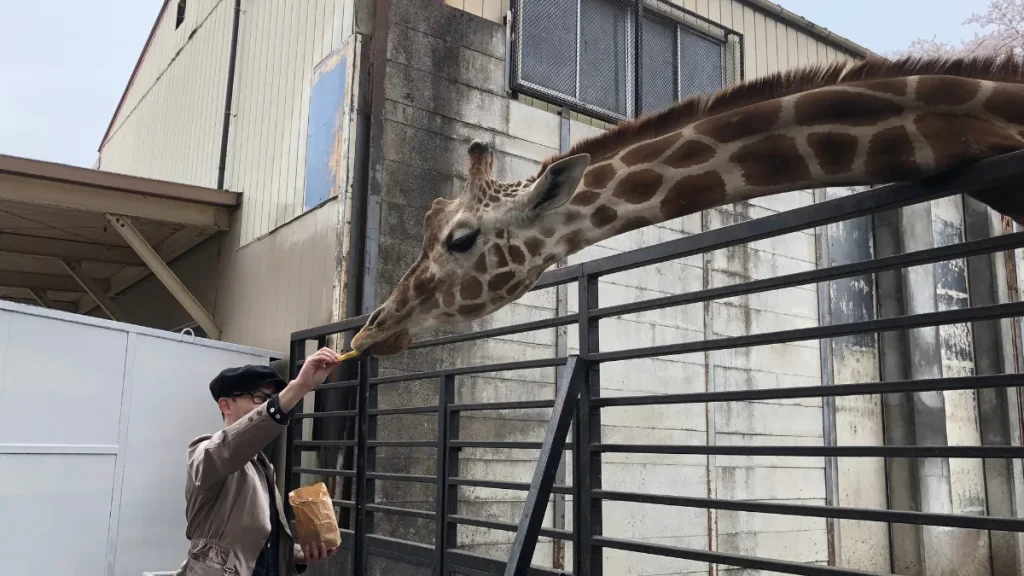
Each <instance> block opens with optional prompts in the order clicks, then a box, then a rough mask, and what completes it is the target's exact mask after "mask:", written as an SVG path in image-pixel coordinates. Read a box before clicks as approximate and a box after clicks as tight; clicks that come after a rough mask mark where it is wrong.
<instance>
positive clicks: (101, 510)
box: [0, 454, 115, 576]
mask: <svg viewBox="0 0 1024 576" xmlns="http://www.w3.org/2000/svg"><path fill="white" fill-rule="evenodd" d="M114 459H115V456H114V455H113V454H0V557H2V560H0V565H2V566H3V568H2V569H0V573H2V574H5V575H7V574H9V575H11V576H15V575H22V574H24V575H28V574H45V575H46V576H78V575H82V576H85V575H97V576H98V575H100V574H103V570H104V561H105V556H106V552H107V524H108V522H109V519H110V501H111V484H112V482H113V477H114Z"/></svg>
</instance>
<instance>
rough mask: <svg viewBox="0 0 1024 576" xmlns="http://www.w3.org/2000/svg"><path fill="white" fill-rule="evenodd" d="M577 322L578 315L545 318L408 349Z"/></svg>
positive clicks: (427, 341) (456, 336)
mask: <svg viewBox="0 0 1024 576" xmlns="http://www.w3.org/2000/svg"><path fill="white" fill-rule="evenodd" d="M578 320H579V315H578V314H568V315H566V316H557V317H554V318H546V319H544V320H535V321H533V322H523V323H522V324H512V325H511V326H502V327H500V328H490V329H488V330H480V331H477V332H469V333H466V334H453V335H451V336H440V337H438V338H430V339H427V340H420V341H418V342H415V343H413V345H412V346H410V347H409V349H410V350H411V349H415V348H431V347H434V346H444V345H448V344H458V343H459V342H469V341H473V340H483V339H485V338H495V337H498V336H509V335H512V334H522V333H524V332H533V331H535V330H544V329H545V328H558V327H559V326H567V325H569V324H575V323H576V322H577V321H578Z"/></svg>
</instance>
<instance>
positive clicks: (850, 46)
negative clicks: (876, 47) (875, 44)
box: [737, 0, 881, 57]
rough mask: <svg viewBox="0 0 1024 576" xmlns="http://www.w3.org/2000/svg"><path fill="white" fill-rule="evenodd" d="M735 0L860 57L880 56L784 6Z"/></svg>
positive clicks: (760, 1) (757, 0)
mask: <svg viewBox="0 0 1024 576" xmlns="http://www.w3.org/2000/svg"><path fill="white" fill-rule="evenodd" d="M737 1H738V2H740V3H741V4H747V5H749V6H751V7H753V8H757V9H759V10H761V11H764V12H767V13H769V14H771V15H773V16H775V17H776V18H778V19H780V20H783V21H785V22H787V23H789V24H792V25H793V26H795V27H796V28H798V29H800V30H802V31H804V32H807V33H808V34H810V35H812V36H816V37H818V38H820V39H821V40H824V41H826V42H829V43H831V44H833V45H835V46H838V47H840V48H843V49H844V50H846V51H848V52H852V53H853V54H854V55H856V56H860V57H869V56H874V57H881V56H880V55H879V54H876V53H874V52H872V51H871V50H868V49H867V48H865V47H863V46H861V45H860V44H857V43H856V42H854V41H852V40H850V39H849V38H845V37H843V36H840V35H838V34H836V33H835V32H832V31H831V30H829V29H828V28H825V27H824V26H819V25H817V24H815V23H814V22H811V21H810V20H808V19H807V18H804V17H803V16H801V15H799V14H796V13H795V12H790V11H789V10H786V9H785V8H783V7H782V6H780V5H778V4H776V3H774V2H770V1H769V0H737Z"/></svg>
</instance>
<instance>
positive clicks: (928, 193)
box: [541, 151, 1024, 278]
mask: <svg viewBox="0 0 1024 576" xmlns="http://www.w3.org/2000/svg"><path fill="white" fill-rule="evenodd" d="M1022 162H1024V151H1019V152H1011V153H1009V154H1003V155H1001V156H997V157H995V158H989V159H986V160H982V161H979V162H976V163H974V164H971V165H969V166H966V167H964V168H962V169H958V170H956V171H949V172H946V173H943V174H940V175H937V176H933V177H931V178H925V179H922V180H919V181H916V182H899V183H895V184H887V185H885V186H879V187H877V188H873V189H871V190H865V191H864V192H858V193H857V194H851V195H849V196H844V197H842V198H836V199H834V200H828V201H825V202H819V203H816V204H812V205H809V206H804V207H801V208H796V209H793V210H787V211H785V212H780V213H778V214H773V215H771V216H765V217H763V218H756V219H754V220H750V221H747V222H743V223H740V224H735V225H732V226H725V227H722V228H718V229H715V230H711V231H708V232H702V233H700V234H694V235H693V236H687V237H685V238H680V239H678V240H670V241H668V242H664V243H661V244H656V245H654V246H648V247H646V248H640V249H638V250H631V251H628V252H623V253H620V254H616V255H614V256H608V257H605V258H600V259H597V260H591V261H589V262H584V263H583V264H580V266H582V273H583V274H585V275H587V276H603V275H607V274H614V273H618V272H625V271H627V270H632V269H635V268H641V267H644V266H650V265H652V264H658V263H661V262H666V261H668V260H676V259H680V258H686V257H688V256H693V255H696V254H701V253H704V252H710V251H713V250H721V249H722V248H728V247H731V246H736V245H738V244H745V243H748V242H753V241H755V240H763V239H765V238H771V237H773V236H781V235H783V234H789V233H791V232H797V231H800V230H805V229H807V228H814V227H817V226H824V225H826V224H832V223H834V222H842V221H844V220H850V219H852V218H857V217H859V216H865V215H868V214H872V213H875V212H883V211H887V210H892V209H895V208H900V207H903V206H909V205H912V204H918V203H921V202H925V201H928V200H935V199H938V198H943V197H946V196H952V195H954V194H959V193H965V192H969V191H973V190H977V189H980V188H982V187H987V186H991V185H993V184H996V183H998V182H1000V181H1003V180H1007V179H1010V178H1015V177H1016V178H1019V177H1020V175H1021V165H1022ZM560 271H561V270H560ZM566 273H568V272H564V273H563V274H566ZM541 278H543V276H542V277H541Z"/></svg>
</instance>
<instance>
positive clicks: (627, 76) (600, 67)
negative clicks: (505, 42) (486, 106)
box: [512, 0, 743, 122]
mask: <svg viewBox="0 0 1024 576" xmlns="http://www.w3.org/2000/svg"><path fill="white" fill-rule="evenodd" d="M512 18H513V24H512V28H513V30H512V33H513V43H512V47H513V68H512V86H513V89H515V90H516V91H518V92H521V93H523V94H528V95H531V96H535V97H538V98H540V99H543V100H547V101H550V102H554V103H556V104H560V105H564V106H567V107H569V108H570V109H572V110H575V111H578V112H581V113H584V114H587V115H590V116H594V117H597V118H600V119H602V120H608V121H611V122H616V121H619V120H623V119H625V118H629V117H631V116H636V115H638V114H642V113H647V112H652V111H656V110H660V109H662V108H664V107H666V106H668V105H670V104H672V103H673V102H675V101H676V100H679V99H682V98H686V97H687V96H690V95H692V94H695V93H702V92H715V91H717V90H720V89H722V88H723V87H724V86H727V85H729V84H731V83H733V82H736V81H738V80H740V79H741V78H742V52H741V46H742V44H743V42H742V35H740V34H739V33H738V32H735V31H733V30H730V29H728V28H726V27H724V26H721V25H720V24H717V23H715V22H712V21H710V20H708V19H706V18H703V17H701V16H699V15H697V14H694V13H692V12H689V11H687V10H685V9H683V8H680V7H677V6H675V5H672V4H670V3H668V2H665V1H664V0H642V1H641V0H516V1H515V2H514V3H513V16H512ZM638 23H639V24H638ZM638 54H639V57H638ZM638 96H639V97H638Z"/></svg>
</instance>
